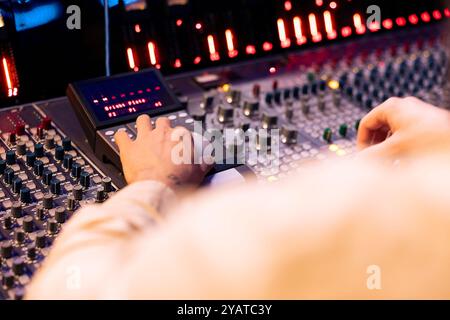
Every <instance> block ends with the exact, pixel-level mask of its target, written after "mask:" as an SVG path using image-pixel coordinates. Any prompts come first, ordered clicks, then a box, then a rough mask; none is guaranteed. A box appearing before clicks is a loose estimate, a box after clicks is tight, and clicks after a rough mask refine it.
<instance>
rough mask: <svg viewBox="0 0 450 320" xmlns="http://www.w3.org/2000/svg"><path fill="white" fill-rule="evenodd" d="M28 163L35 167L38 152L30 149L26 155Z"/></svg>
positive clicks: (29, 165)
mask: <svg viewBox="0 0 450 320" xmlns="http://www.w3.org/2000/svg"><path fill="white" fill-rule="evenodd" d="M25 158H26V163H27V166H28V167H30V168H31V167H33V166H34V162H35V161H36V154H35V153H34V152H31V151H28V152H27V155H26V157H25Z"/></svg>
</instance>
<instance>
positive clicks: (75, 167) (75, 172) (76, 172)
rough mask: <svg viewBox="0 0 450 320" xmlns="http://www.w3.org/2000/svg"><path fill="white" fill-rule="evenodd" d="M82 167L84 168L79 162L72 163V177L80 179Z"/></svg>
mask: <svg viewBox="0 0 450 320" xmlns="http://www.w3.org/2000/svg"><path fill="white" fill-rule="evenodd" d="M81 169H82V166H81V164H79V163H78V162H74V163H73V164H72V170H71V175H72V177H74V178H76V179H78V178H79V177H80V175H81Z"/></svg>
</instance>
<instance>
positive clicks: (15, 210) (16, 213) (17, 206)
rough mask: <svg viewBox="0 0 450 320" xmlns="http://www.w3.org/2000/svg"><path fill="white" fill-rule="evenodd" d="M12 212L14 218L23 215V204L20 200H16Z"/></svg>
mask: <svg viewBox="0 0 450 320" xmlns="http://www.w3.org/2000/svg"><path fill="white" fill-rule="evenodd" d="M11 214H12V216H13V217H14V218H22V216H23V210H22V204H21V203H20V202H19V201H15V202H14V203H13V204H12V207H11Z"/></svg>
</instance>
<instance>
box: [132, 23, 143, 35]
mask: <svg viewBox="0 0 450 320" xmlns="http://www.w3.org/2000/svg"><path fill="white" fill-rule="evenodd" d="M134 31H135V32H136V33H141V31H142V30H141V26H140V25H139V24H136V25H135V26H134Z"/></svg>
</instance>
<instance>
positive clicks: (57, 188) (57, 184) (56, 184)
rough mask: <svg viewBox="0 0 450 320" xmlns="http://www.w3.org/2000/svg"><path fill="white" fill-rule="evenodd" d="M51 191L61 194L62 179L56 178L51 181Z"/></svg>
mask: <svg viewBox="0 0 450 320" xmlns="http://www.w3.org/2000/svg"><path fill="white" fill-rule="evenodd" d="M50 192H51V193H53V194H56V195H58V194H60V193H61V181H59V180H58V179H56V178H54V179H52V180H51V181H50Z"/></svg>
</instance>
